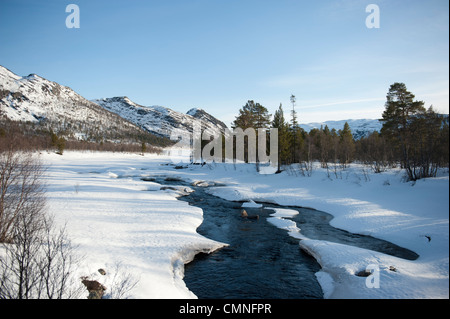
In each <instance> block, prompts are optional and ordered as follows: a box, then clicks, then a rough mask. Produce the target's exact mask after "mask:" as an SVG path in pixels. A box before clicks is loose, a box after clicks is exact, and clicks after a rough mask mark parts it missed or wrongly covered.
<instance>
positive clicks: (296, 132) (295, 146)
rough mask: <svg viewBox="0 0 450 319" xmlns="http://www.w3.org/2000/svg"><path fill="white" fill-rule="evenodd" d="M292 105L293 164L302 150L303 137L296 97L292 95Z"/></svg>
mask: <svg viewBox="0 0 450 319" xmlns="http://www.w3.org/2000/svg"><path fill="white" fill-rule="evenodd" d="M290 100H291V104H292V110H291V127H290V130H291V136H292V162H293V163H296V162H297V159H298V156H297V154H298V152H299V150H300V149H301V145H300V144H301V143H300V140H301V137H300V134H299V129H298V120H297V111H296V110H295V102H296V97H295V95H293V94H292V95H291V98H290Z"/></svg>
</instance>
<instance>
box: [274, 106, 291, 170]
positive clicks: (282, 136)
mask: <svg viewBox="0 0 450 319" xmlns="http://www.w3.org/2000/svg"><path fill="white" fill-rule="evenodd" d="M272 127H274V128H277V129H278V170H277V172H278V173H279V172H281V163H287V162H288V160H289V157H290V155H291V151H290V150H291V139H290V137H291V136H290V134H289V124H288V123H287V122H286V120H285V119H284V111H283V106H282V104H281V103H280V106H279V107H278V110H276V111H275V114H274V116H273V121H272Z"/></svg>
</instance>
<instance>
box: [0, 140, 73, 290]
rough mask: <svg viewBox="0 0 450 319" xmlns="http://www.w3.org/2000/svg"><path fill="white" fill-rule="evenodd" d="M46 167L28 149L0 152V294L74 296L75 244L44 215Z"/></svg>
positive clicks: (63, 230)
mask: <svg viewBox="0 0 450 319" xmlns="http://www.w3.org/2000/svg"><path fill="white" fill-rule="evenodd" d="M43 174H44V169H43V168H42V165H41V164H40V163H39V161H38V160H37V159H36V158H35V157H34V156H33V155H32V154H29V153H23V152H15V151H14V150H13V149H11V148H10V149H9V150H8V151H4V152H2V153H0V186H1V193H0V298H2V299H5V298H6V299H32V298H33V299H38V298H50V299H53V298H73V297H77V296H78V291H79V290H78V288H77V287H78V286H80V285H78V286H77V285H76V284H75V281H74V280H73V279H72V278H73V273H74V270H75V267H76V260H75V257H74V256H75V254H74V247H73V246H72V245H71V243H70V241H69V240H68V238H67V235H66V231H65V228H62V229H59V230H58V229H56V227H55V225H54V223H53V219H52V218H50V217H49V216H48V214H47V213H46V209H45V208H46V203H45V192H44V186H43V184H42V178H43Z"/></svg>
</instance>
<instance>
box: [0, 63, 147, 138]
mask: <svg viewBox="0 0 450 319" xmlns="http://www.w3.org/2000/svg"><path fill="white" fill-rule="evenodd" d="M3 117H6V118H8V119H9V120H13V121H21V122H31V123H35V124H40V125H41V126H42V127H43V128H45V129H50V128H51V129H52V130H53V131H55V132H63V133H62V134H64V135H65V136H66V137H68V138H71V137H72V138H77V139H83V140H89V141H91V140H97V141H99V140H110V141H124V140H127V141H133V140H136V139H138V138H142V135H143V134H148V133H145V132H143V130H142V129H140V128H139V127H138V126H136V125H135V124H133V123H131V122H129V121H127V120H125V119H123V118H121V117H120V116H118V115H117V114H115V113H112V112H109V111H107V110H105V109H104V108H102V107H100V106H99V105H97V104H95V103H93V102H91V101H89V100H87V99H85V98H83V97H82V96H81V95H79V94H77V93H75V92H74V91H73V90H72V89H70V88H69V87H66V86H63V85H60V84H58V83H56V82H52V81H49V80H46V79H44V78H42V77H40V76H39V75H36V74H30V75H28V76H23V77H21V76H18V75H16V74H14V73H13V72H11V71H10V70H8V69H6V68H4V67H3V66H0V118H3Z"/></svg>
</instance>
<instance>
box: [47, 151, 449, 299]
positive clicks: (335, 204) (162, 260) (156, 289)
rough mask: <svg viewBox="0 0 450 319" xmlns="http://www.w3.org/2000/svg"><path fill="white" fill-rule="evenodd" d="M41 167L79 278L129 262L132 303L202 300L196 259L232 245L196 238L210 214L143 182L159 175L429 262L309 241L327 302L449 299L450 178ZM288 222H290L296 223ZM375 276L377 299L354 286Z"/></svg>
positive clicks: (94, 159) (56, 161)
mask: <svg viewBox="0 0 450 319" xmlns="http://www.w3.org/2000/svg"><path fill="white" fill-rule="evenodd" d="M42 159H43V161H44V162H45V163H46V164H48V165H49V169H48V179H47V184H48V193H47V195H48V199H49V200H48V205H49V208H50V211H51V212H52V213H53V214H55V216H56V217H57V220H58V221H59V222H60V223H67V229H68V232H69V235H70V236H71V238H72V240H73V242H74V243H75V244H78V245H79V246H80V248H79V250H80V251H81V252H82V253H83V254H84V255H85V258H84V260H83V264H82V267H81V268H80V274H81V275H83V274H84V275H89V274H91V273H95V271H96V269H98V268H108V267H110V268H111V267H112V265H114V264H115V263H116V262H121V263H122V266H123V267H124V268H125V269H126V270H127V271H128V272H129V273H131V274H133V275H134V276H136V277H138V278H137V279H139V283H138V285H137V286H136V288H135V289H134V290H133V291H132V295H131V297H133V298H195V295H193V294H192V293H191V292H190V291H189V290H188V289H187V288H186V285H185V284H184V282H183V281H182V276H183V274H182V270H183V267H182V266H183V263H184V262H186V261H188V260H189V259H190V258H192V257H193V252H194V251H206V252H207V251H212V250H215V249H217V248H219V247H221V246H222V245H223V243H217V242H214V241H211V240H209V239H206V238H204V237H202V236H200V235H198V234H197V233H196V231H195V230H196V228H197V227H198V225H200V224H201V222H202V210H201V209H198V208H195V207H193V206H189V205H188V204H187V203H186V202H182V201H178V200H177V199H176V196H177V195H178V193H177V191H173V190H170V189H166V190H160V185H159V184H158V183H155V182H148V181H141V180H140V178H141V177H150V176H155V175H158V176H173V177H178V178H181V179H184V180H188V181H206V182H219V183H222V184H225V185H226V186H221V187H211V188H210V190H209V191H210V192H212V193H213V194H215V195H217V196H220V197H223V198H225V199H229V200H250V199H252V200H255V201H272V202H276V203H278V204H280V205H298V206H306V207H312V208H315V209H318V210H322V211H325V212H327V213H330V214H332V215H333V216H334V217H335V218H334V219H333V220H332V221H331V224H332V225H333V226H334V227H338V228H342V229H345V230H349V231H351V232H354V233H361V234H369V235H372V236H374V237H378V238H381V239H385V240H388V241H391V242H393V243H395V244H397V245H400V246H403V247H405V248H408V249H410V250H413V251H415V252H416V253H418V254H419V255H420V257H419V258H418V259H417V260H415V261H407V260H403V259H399V258H395V257H392V256H388V255H384V254H381V253H377V252H373V251H369V250H365V249H360V248H355V247H350V246H346V245H342V244H335V243H331V242H326V241H318V240H311V239H307V238H305V239H303V240H302V241H301V246H302V248H303V249H305V250H307V251H309V252H310V253H311V254H312V255H313V256H315V258H316V259H317V260H318V261H319V263H320V264H321V266H322V270H321V271H320V272H319V273H318V274H317V277H318V279H319V282H320V283H321V285H322V288H323V290H324V294H325V297H327V298H448V297H449V246H448V243H449V237H448V234H449V225H448V220H449V196H448V192H449V179H448V173H445V174H443V175H444V176H440V177H437V178H432V179H426V180H421V181H418V182H417V183H415V185H412V184H411V183H405V182H403V181H402V173H401V171H399V170H391V171H389V172H386V173H382V174H373V173H371V172H367V171H366V172H363V171H362V169H363V168H362V167H359V166H357V165H354V166H352V167H351V168H349V169H348V170H346V171H343V172H342V174H340V175H339V178H336V176H334V175H331V178H329V177H327V174H326V171H324V170H322V169H319V168H318V169H316V170H314V171H313V174H312V176H311V177H302V176H296V175H295V174H288V172H283V173H281V174H276V175H275V174H266V175H263V174H258V173H257V172H256V171H255V169H254V166H252V165H245V164H241V165H233V164H217V165H205V166H203V167H202V166H189V167H188V168H185V169H177V170H175V169H174V167H173V166H171V165H164V164H168V163H171V160H170V158H168V157H164V156H156V155H146V156H139V155H136V154H111V153H90V152H86V153H82V152H66V153H65V154H64V155H63V156H59V155H55V154H47V153H44V154H43V155H42ZM210 184H212V183H210ZM184 191H189V190H188V189H187V190H184ZM278 218H284V219H285V221H288V219H289V215H281V217H280V216H278ZM284 224H286V223H284ZM295 233H296V234H297V236H298V234H301V229H300V233H298V232H295ZM428 238H431V240H429V239H428ZM369 264H376V265H378V267H379V269H380V288H367V287H366V285H365V280H366V278H364V277H358V276H356V275H355V274H356V273H357V272H359V271H361V270H364V269H365V268H366V267H367V266H368V265H369ZM391 266H392V267H395V271H392V270H390V269H389V268H390V267H391ZM391 269H392V268H391Z"/></svg>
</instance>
